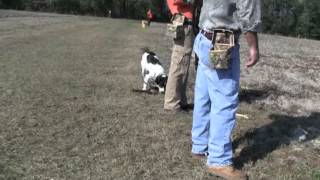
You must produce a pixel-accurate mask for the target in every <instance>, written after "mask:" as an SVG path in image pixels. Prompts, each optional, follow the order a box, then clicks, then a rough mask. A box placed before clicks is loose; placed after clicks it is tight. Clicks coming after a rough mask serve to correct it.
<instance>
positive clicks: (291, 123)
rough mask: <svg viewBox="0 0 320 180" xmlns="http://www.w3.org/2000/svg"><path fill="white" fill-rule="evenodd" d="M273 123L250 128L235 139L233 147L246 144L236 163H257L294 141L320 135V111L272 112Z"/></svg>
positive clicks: (306, 139)
mask: <svg viewBox="0 0 320 180" xmlns="http://www.w3.org/2000/svg"><path fill="white" fill-rule="evenodd" d="M270 118H271V119H272V120H273V122H272V123H270V124H266V125H264V126H261V127H258V128H256V129H253V130H249V131H248V132H247V133H246V134H244V135H243V136H242V137H239V138H237V139H235V140H234V142H233V148H234V149H236V148H238V147H240V146H244V147H243V148H242V150H241V151H240V153H239V155H238V156H236V157H235V158H234V165H235V167H237V168H242V167H243V165H244V164H245V163H248V162H253V163H255V162H256V161H257V160H259V159H263V158H264V157H266V156H267V155H268V154H269V153H271V152H272V151H274V150H276V149H277V148H279V147H281V146H283V145H289V144H290V143H291V142H292V141H298V140H299V138H302V139H300V140H301V141H303V142H305V141H310V140H312V139H314V138H317V137H318V136H320V112H313V113H311V115H309V116H301V117H291V116H287V115H280V114H272V115H270Z"/></svg>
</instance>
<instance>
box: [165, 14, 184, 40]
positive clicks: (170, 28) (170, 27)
mask: <svg viewBox="0 0 320 180" xmlns="http://www.w3.org/2000/svg"><path fill="white" fill-rule="evenodd" d="M184 21H185V16H184V15H183V14H175V15H173V17H172V19H171V23H170V24H167V33H166V34H167V36H169V37H171V38H173V39H180V38H182V37H183V36H184V26H183V24H184Z"/></svg>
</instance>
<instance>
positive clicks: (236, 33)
mask: <svg viewBox="0 0 320 180" xmlns="http://www.w3.org/2000/svg"><path fill="white" fill-rule="evenodd" d="M217 32H219V31H217ZM221 32H223V31H221ZM200 33H201V34H203V35H204V36H205V37H206V38H207V39H209V40H210V41H212V40H213V38H214V37H213V36H214V33H213V32H208V31H205V30H203V29H201V31H200ZM233 34H234V37H235V43H238V40H239V36H240V31H233Z"/></svg>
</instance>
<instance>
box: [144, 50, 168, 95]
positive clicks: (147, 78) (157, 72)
mask: <svg viewBox="0 0 320 180" xmlns="http://www.w3.org/2000/svg"><path fill="white" fill-rule="evenodd" d="M149 55H150V56H153V57H154V58H155V59H156V60H157V61H158V63H150V62H148V56H149ZM141 75H142V77H143V81H144V82H143V87H142V90H144V91H146V90H148V89H150V88H151V87H157V88H158V89H159V92H160V93H164V91H165V87H160V86H159V85H158V84H157V83H155V79H156V78H157V76H163V77H167V75H166V74H165V71H164V68H163V67H162V65H161V63H160V61H159V58H158V57H157V56H156V55H155V54H154V53H151V52H144V53H143V55H142V59H141Z"/></svg>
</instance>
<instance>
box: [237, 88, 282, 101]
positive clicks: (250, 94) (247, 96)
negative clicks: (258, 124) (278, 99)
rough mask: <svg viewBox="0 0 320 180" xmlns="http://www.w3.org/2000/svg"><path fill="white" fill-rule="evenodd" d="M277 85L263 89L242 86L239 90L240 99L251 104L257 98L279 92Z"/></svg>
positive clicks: (263, 97)
mask: <svg viewBox="0 0 320 180" xmlns="http://www.w3.org/2000/svg"><path fill="white" fill-rule="evenodd" d="M279 93H281V92H279V91H278V90H277V89H276V88H275V87H265V88H263V89H246V88H241V89H240V92H239V101H240V102H246V103H249V104H251V103H252V102H253V101H255V100H261V99H265V98H267V97H268V96H269V95H270V94H279Z"/></svg>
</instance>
